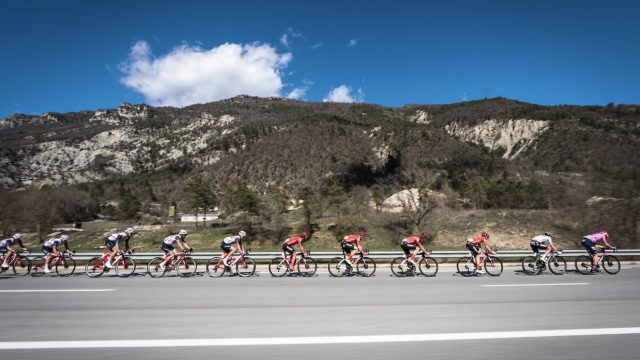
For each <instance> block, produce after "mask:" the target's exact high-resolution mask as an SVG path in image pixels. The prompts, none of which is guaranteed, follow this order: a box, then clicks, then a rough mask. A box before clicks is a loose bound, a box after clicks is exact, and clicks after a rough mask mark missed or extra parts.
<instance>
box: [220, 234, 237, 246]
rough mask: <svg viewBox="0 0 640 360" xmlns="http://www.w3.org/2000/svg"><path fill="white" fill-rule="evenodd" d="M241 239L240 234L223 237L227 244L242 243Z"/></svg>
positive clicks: (223, 241)
mask: <svg viewBox="0 0 640 360" xmlns="http://www.w3.org/2000/svg"><path fill="white" fill-rule="evenodd" d="M240 240H241V239H240V236H238V235H233V236H227V237H226V238H224V239H222V243H224V244H227V245H231V244H240Z"/></svg>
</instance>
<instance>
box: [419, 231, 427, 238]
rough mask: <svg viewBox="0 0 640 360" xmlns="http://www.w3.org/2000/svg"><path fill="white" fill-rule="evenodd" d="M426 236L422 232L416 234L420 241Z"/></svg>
mask: <svg viewBox="0 0 640 360" xmlns="http://www.w3.org/2000/svg"><path fill="white" fill-rule="evenodd" d="M426 236H427V235H425V234H424V232H421V233H420V234H418V237H419V238H420V239H424V238H425V237H426Z"/></svg>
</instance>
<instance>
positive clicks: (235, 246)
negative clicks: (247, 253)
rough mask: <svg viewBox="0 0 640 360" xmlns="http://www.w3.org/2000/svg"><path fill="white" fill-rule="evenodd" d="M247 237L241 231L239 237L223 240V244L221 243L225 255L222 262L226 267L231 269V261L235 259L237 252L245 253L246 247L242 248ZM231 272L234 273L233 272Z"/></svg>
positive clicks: (228, 237) (229, 237) (233, 236)
mask: <svg viewBox="0 0 640 360" xmlns="http://www.w3.org/2000/svg"><path fill="white" fill-rule="evenodd" d="M246 236H247V233H246V232H245V231H244V230H240V231H239V232H238V235H232V236H227V237H226V238H224V239H222V242H220V248H221V249H222V252H223V253H224V255H223V257H224V259H223V260H222V262H223V263H224V264H225V265H226V266H228V267H231V264H230V263H229V262H230V261H231V259H233V254H234V253H235V252H236V251H240V253H244V247H242V239H244V238H245V237H246ZM231 271H232V272H233V270H231Z"/></svg>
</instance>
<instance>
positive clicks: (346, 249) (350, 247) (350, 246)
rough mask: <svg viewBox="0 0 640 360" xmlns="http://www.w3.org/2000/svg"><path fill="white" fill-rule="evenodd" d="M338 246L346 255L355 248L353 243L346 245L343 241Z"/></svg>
mask: <svg viewBox="0 0 640 360" xmlns="http://www.w3.org/2000/svg"><path fill="white" fill-rule="evenodd" d="M340 246H341V247H342V251H344V252H346V253H350V252H351V250H353V249H355V248H356V246H355V244H354V243H348V242H346V241H343V242H342V243H340Z"/></svg>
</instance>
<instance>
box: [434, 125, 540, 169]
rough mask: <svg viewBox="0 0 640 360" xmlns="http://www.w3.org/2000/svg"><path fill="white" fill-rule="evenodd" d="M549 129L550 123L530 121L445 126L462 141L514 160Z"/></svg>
mask: <svg viewBox="0 0 640 360" xmlns="http://www.w3.org/2000/svg"><path fill="white" fill-rule="evenodd" d="M548 129H549V122H548V121H543V120H530V119H511V120H507V121H499V120H495V119H492V120H487V121H483V122H482V123H480V124H477V125H474V126H468V125H464V124H461V123H458V122H452V123H449V124H447V125H446V126H445V130H446V131H447V132H448V133H449V134H451V135H453V136H456V137H458V138H459V139H461V140H464V141H468V142H472V143H475V144H479V145H482V146H486V147H487V148H489V149H491V150H498V149H502V150H504V154H503V155H502V157H503V158H505V159H513V158H515V157H517V156H518V155H520V154H522V153H523V152H524V151H526V150H527V149H529V148H531V146H532V145H533V144H534V143H535V141H536V140H537V139H538V138H539V137H540V136H541V135H542V134H543V133H544V132H545V131H547V130H548Z"/></svg>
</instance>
